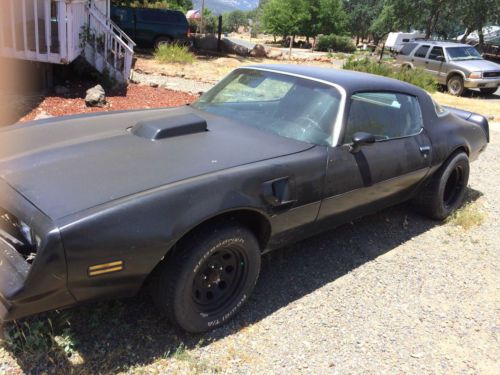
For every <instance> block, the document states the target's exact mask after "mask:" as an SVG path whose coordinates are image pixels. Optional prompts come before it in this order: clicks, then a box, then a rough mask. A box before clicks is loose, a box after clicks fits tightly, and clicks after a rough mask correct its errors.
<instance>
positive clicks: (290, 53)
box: [289, 36, 293, 60]
mask: <svg viewBox="0 0 500 375" xmlns="http://www.w3.org/2000/svg"><path fill="white" fill-rule="evenodd" d="M292 47H293V37H292V36H290V52H289V55H290V60H291V59H292Z"/></svg>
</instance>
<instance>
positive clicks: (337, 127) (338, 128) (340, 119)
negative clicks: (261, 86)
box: [235, 66, 347, 147]
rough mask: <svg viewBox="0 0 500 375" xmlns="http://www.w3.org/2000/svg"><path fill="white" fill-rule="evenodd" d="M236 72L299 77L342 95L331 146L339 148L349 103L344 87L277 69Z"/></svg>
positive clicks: (247, 67) (249, 67) (253, 68)
mask: <svg viewBox="0 0 500 375" xmlns="http://www.w3.org/2000/svg"><path fill="white" fill-rule="evenodd" d="M235 70H260V71H263V72H269V73H277V74H283V75H287V76H292V77H297V78H302V79H307V80H310V81H315V82H319V83H323V84H325V85H328V86H331V87H333V88H335V89H336V90H337V91H338V92H339V93H340V103H339V110H338V112H337V118H336V119H335V122H334V124H333V129H332V138H331V142H330V144H331V146H332V147H335V146H338V144H339V140H340V135H341V133H342V124H343V121H344V112H345V109H346V108H345V105H346V102H347V90H346V89H345V88H344V87H342V86H341V85H339V84H338V83H334V82H330V81H326V80H324V79H321V78H315V77H310V76H307V75H303V74H297V73H292V72H286V71H282V70H277V69H269V68H259V67H255V66H243V67H240V68H237V69H235Z"/></svg>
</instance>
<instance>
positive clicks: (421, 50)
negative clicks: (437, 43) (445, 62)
mask: <svg viewBox="0 0 500 375" xmlns="http://www.w3.org/2000/svg"><path fill="white" fill-rule="evenodd" d="M429 48H430V45H428V44H423V45H421V46H420V47H418V48H417V49H416V51H415V52H414V53H413V56H412V58H411V62H412V63H413V66H414V67H415V68H422V69H425V68H426V65H425V61H426V60H425V59H426V57H427V53H428V52H429Z"/></svg>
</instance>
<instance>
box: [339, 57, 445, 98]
mask: <svg viewBox="0 0 500 375" xmlns="http://www.w3.org/2000/svg"><path fill="white" fill-rule="evenodd" d="M343 68H344V69H348V70H355V71H357V72H364V73H371V74H376V75H379V76H384V77H390V78H395V79H399V80H400V81H404V82H408V83H411V84H412V85H415V86H418V87H421V88H422V89H424V90H426V91H428V92H431V93H432V92H436V90H437V87H438V84H437V80H436V78H435V77H434V76H433V75H431V74H429V73H427V72H425V71H424V70H422V69H401V70H397V71H395V70H394V69H393V67H392V66H390V65H388V64H386V63H379V62H375V61H373V60H370V59H369V58H368V57H365V58H363V59H359V60H356V59H354V58H352V57H351V58H349V59H348V60H347V61H346V62H345V63H344V66H343Z"/></svg>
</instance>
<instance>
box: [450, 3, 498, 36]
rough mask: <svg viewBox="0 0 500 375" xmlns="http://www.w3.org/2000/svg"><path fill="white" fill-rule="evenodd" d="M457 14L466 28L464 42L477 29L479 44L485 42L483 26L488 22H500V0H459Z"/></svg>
mask: <svg viewBox="0 0 500 375" xmlns="http://www.w3.org/2000/svg"><path fill="white" fill-rule="evenodd" d="M456 10H457V11H456V14H457V17H458V18H459V19H460V21H461V24H462V26H463V27H464V28H465V34H464V36H463V37H462V42H465V41H466V40H467V37H468V36H469V35H470V34H471V33H472V32H473V31H474V30H477V31H478V33H479V44H480V45H482V44H483V43H484V35H483V28H484V27H485V26H487V25H488V23H490V22H491V23H494V22H498V20H499V19H500V0H459V1H457V4H456Z"/></svg>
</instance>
